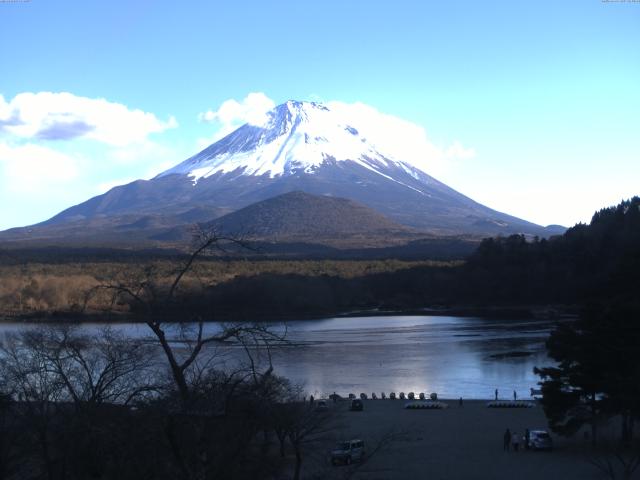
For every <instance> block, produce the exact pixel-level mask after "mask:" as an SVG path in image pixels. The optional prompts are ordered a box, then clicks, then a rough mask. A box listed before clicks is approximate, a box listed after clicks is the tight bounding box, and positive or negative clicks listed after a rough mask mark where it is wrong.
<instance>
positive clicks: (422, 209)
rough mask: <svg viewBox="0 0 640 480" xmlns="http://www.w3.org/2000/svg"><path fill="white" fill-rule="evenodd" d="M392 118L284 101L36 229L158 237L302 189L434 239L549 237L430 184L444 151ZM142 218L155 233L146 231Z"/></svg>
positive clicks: (357, 109)
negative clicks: (133, 231)
mask: <svg viewBox="0 0 640 480" xmlns="http://www.w3.org/2000/svg"><path fill="white" fill-rule="evenodd" d="M367 108H368V109H369V110H367ZM386 117H388V116H385V115H384V114H380V113H379V112H377V111H375V110H373V109H371V107H367V106H365V105H358V104H351V105H347V104H342V103H339V102H331V103H329V104H326V105H325V104H319V103H313V102H296V101H288V102H286V103H284V104H282V105H279V106H277V107H275V108H274V109H273V110H271V111H270V112H268V113H266V114H265V115H264V118H263V119H262V120H261V121H256V120H253V124H245V125H243V126H241V127H240V128H238V129H236V130H235V131H234V132H232V133H231V134H229V135H227V136H226V137H224V138H222V139H221V140H219V141H217V142H215V143H213V144H212V145H210V146H209V147H207V148H205V149H204V150H202V151H201V152H199V153H197V154H196V155H194V156H192V157H191V158H188V159H187V160H185V161H183V162H181V163H179V164H178V165H176V166H175V167H173V168H171V169H169V170H167V171H165V172H163V173H161V174H160V175H158V176H156V177H155V178H153V179H151V180H137V181H134V182H131V183H129V184H127V185H121V186H118V187H114V188H113V189H111V190H109V191H108V192H106V193H104V194H102V195H99V196H96V197H93V198H91V199H89V200H87V201H85V202H83V203H81V204H79V205H75V206H72V207H70V208H68V209H66V210H64V211H62V212H60V213H59V214H58V215H56V216H54V217H52V218H51V219H49V220H47V221H45V222H42V224H40V225H39V226H38V227H37V228H40V229H41V231H40V233H41V234H43V235H44V234H46V235H50V234H51V235H53V233H51V232H54V231H55V232H57V233H55V235H58V236H62V235H67V234H68V232H73V234H74V235H76V234H77V232H78V231H79V230H82V229H83V227H82V225H85V226H87V231H89V230H91V229H92V228H93V227H91V228H89V227H90V226H91V225H95V224H96V222H97V223H100V224H104V225H105V228H108V229H111V230H113V231H115V230H114V225H120V224H122V225H121V226H122V228H121V229H120V230H118V231H121V230H122V231H124V230H123V229H130V228H131V226H132V225H133V226H139V227H140V229H141V230H145V229H146V230H149V231H148V233H149V235H155V234H157V230H158V228H160V226H161V225H167V226H170V225H175V226H179V225H184V224H185V223H194V222H204V223H206V222H210V221H212V220H213V219H215V218H218V217H221V216H222V215H225V214H229V213H231V212H235V211H238V210H239V209H242V208H244V207H248V206H250V205H251V204H254V203H256V202H262V201H265V200H267V199H270V198H273V197H276V196H279V195H283V194H287V193H289V192H294V191H300V192H304V193H306V194H311V195H316V196H324V197H340V198H345V199H349V200H352V201H355V202H357V203H359V204H362V205H364V206H365V207H368V208H369V209H372V210H374V211H375V212H378V213H380V214H382V215H384V216H386V217H388V218H389V219H390V220H392V221H394V222H396V223H398V224H401V225H404V226H408V227H411V228H412V229H415V230H417V231H420V232H422V233H423V234H428V235H446V236H449V235H465V236H468V235H470V236H485V235H508V234H511V233H527V234H531V235H540V236H547V235H549V234H550V232H548V231H546V230H545V229H544V228H543V227H541V226H539V225H535V224H532V223H530V222H527V221H525V220H522V219H519V218H515V217H513V216H510V215H508V214H505V213H502V212H498V211H495V210H493V209H491V208H488V207H486V206H484V205H481V204H479V203H478V202H475V201H474V200H472V199H471V198H469V197H467V196H465V195H464V194H462V193H460V192H457V191H456V190H454V189H452V188H450V187H449V186H447V185H445V184H444V183H442V182H440V181H438V180H436V179H435V178H433V177H431V176H430V175H429V174H428V173H427V172H428V171H431V168H432V166H433V163H434V161H435V162H437V161H438V156H439V155H440V156H441V155H442V154H443V150H442V149H438V148H437V147H435V146H433V145H432V144H430V143H429V142H428V140H427V139H426V136H425V135H424V131H423V130H422V129H418V130H420V131H413V130H412V124H410V123H409V122H404V121H403V120H400V119H395V120H394V121H391V120H390V119H391V118H392V117H389V118H386ZM393 118H395V117H393ZM413 128H416V127H415V125H413ZM282 198H284V199H286V200H287V201H289V202H290V203H291V208H290V209H289V210H286V209H283V210H281V211H283V212H284V211H291V212H293V211H295V210H296V203H297V202H298V199H299V198H300V197H296V196H285V197H282ZM136 218H138V219H140V218H142V219H145V221H143V222H142V223H140V222H137V220H136ZM229 218H230V217H227V219H229ZM118 219H120V220H118ZM146 219H154V220H153V222H151V223H153V224H154V225H158V228H155V227H154V228H153V229H151V228H146V227H145V225H147V223H149V222H147V220H146ZM83 222H84V223H83ZM119 222H120V223H119ZM145 222H146V223H145ZM301 228H302V226H301ZM42 229H44V230H42ZM36 230H37V229H36ZM45 230H46V231H45ZM94 230H95V228H94ZM146 230H145V231H146ZM151 230H154V231H151ZM34 231H35V230H34ZM47 232H48V233H47ZM65 232H66V233H65ZM18 233H19V232H18ZM30 235H31V234H30ZM141 235H142V233H141Z"/></svg>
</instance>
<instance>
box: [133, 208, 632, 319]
mask: <svg viewBox="0 0 640 480" xmlns="http://www.w3.org/2000/svg"><path fill="white" fill-rule="evenodd" d="M639 208H640V199H639V198H637V197H635V198H633V199H632V200H629V201H625V202H622V203H621V204H620V205H618V206H615V207H611V208H607V209H604V210H601V211H599V212H597V213H596V214H595V215H594V216H593V219H592V221H591V223H590V224H589V225H584V224H578V225H576V226H575V227H573V228H570V229H569V230H567V232H566V233H565V234H564V235H561V236H557V237H552V238H551V239H538V238H534V239H528V238H525V237H524V236H522V235H513V236H510V237H500V238H492V239H486V240H484V241H483V242H482V243H481V244H480V245H479V247H478V248H477V250H476V251H475V252H474V253H473V254H472V255H471V256H470V257H469V258H468V259H467V261H466V262H465V263H464V264H462V265H451V266H419V267H414V268H408V269H403V270H398V271H393V272H384V273H376V274H371V275H364V276H359V277H356V278H344V277H340V276H331V275H320V276H314V277H311V276H307V275H304V274H272V273H267V274H261V275H256V276H240V277H237V278H235V279H233V280H231V281H228V282H225V283H221V284H218V285H216V286H213V287H210V288H207V289H205V290H204V291H201V292H198V294H197V295H191V294H189V292H184V293H183V295H182V296H181V301H180V302H178V303H176V305H175V308H176V309H177V310H176V311H177V312H182V313H183V314H184V312H186V311H190V312H192V313H193V314H194V315H200V316H206V317H207V318H229V317H238V318H264V317H277V318H283V317H296V316H309V315H318V316H321V315H328V314H335V313H338V312H345V311H350V310H365V309H374V308H378V309H383V310H410V309H419V308H424V307H429V306H449V307H460V306H474V307H487V306H503V307H509V306H510V307H517V306H530V305H549V304H555V305H575V306H580V305H581V304H583V303H584V302H585V301H587V300H589V301H594V300H597V299H599V298H601V299H607V301H611V300H612V299H614V298H617V297H624V298H627V300H628V301H631V299H632V298H635V297H636V295H635V286H637V285H638V284H640V281H639V280H640V278H639V275H640V273H639V272H640V209H639ZM132 308H133V309H134V310H135V305H132ZM166 312H167V313H168V314H170V313H171V312H170V310H166Z"/></svg>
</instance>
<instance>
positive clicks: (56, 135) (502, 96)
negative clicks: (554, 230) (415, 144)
mask: <svg viewBox="0 0 640 480" xmlns="http://www.w3.org/2000/svg"><path fill="white" fill-rule="evenodd" d="M46 92H51V93H52V94H53V95H50V94H47V93H46ZM251 92H262V93H264V95H265V96H266V97H268V98H269V99H271V100H272V101H273V102H275V103H281V102H283V101H285V100H287V99H291V98H293V99H300V100H308V99H312V100H320V101H334V100H337V101H341V102H346V103H353V102H361V103H365V104H367V105H370V106H372V107H374V108H375V109H377V110H378V111H380V112H384V113H386V114H390V115H394V116H397V117H399V118H402V119H405V120H408V121H410V122H412V123H414V124H416V125H417V126H419V127H420V128H423V129H424V131H425V132H426V136H427V137H428V139H429V141H430V142H431V143H432V144H433V145H436V146H438V147H439V148H441V149H442V150H443V151H444V150H446V149H447V148H449V147H450V146H451V145H462V146H464V148H465V149H466V151H472V152H473V153H474V154H473V155H460V156H459V157H456V156H451V157H447V158H443V159H441V161H439V162H437V164H434V166H433V169H432V171H431V172H430V173H432V174H433V175H434V176H436V178H439V179H440V180H442V181H444V182H445V183H447V184H449V185H450V186H452V187H454V188H456V189H458V190H459V191H461V192H462V193H464V194H466V195H468V196H470V197H472V198H474V199H475V200H478V201H480V202H481V203H485V204H486V205H488V206H490V207H493V208H496V209H498V210H502V211H505V212H507V213H510V214H513V215H516V216H520V217H522V218H525V219H527V220H530V221H534V222H537V223H540V224H550V223H561V224H565V225H572V224H574V223H576V222H578V221H588V220H589V219H590V217H591V214H592V213H593V211H594V210H596V209H598V208H601V207H604V206H607V205H609V204H613V203H617V202H618V201H619V200H621V199H622V198H628V197H630V196H632V195H634V194H640V113H639V112H640V3H637V2H631V1H629V2H602V1H599V0H581V1H562V2H557V1H535V2H511V1H510V2H506V1H505V2H491V1H486V2H471V1H470V2H464V1H455V2H440V1H433V2H430V1H394V2H376V1H371V0H369V1H345V0H343V1H335V2H334V1H322V2H299V1H298V2H289V1H277V0H274V1H269V2H263V1H255V2H253V1H244V2H240V1H239V2H197V1H193V2H186V3H185V2H175V1H172V2H163V1H143V0H139V1H136V2H128V1H111V2H86V1H55V2H51V1H45V0H31V1H30V2H25V3H0V95H2V99H0V205H2V207H0V229H3V228H9V227H12V226H19V225H25V224H31V223H34V222H37V221H42V220H44V219H46V218H48V217H50V216H52V215H54V214H55V213H57V212H58V211H60V210H62V209H64V208H66V207H68V206H70V205H73V204H76V203H79V202H81V201H83V200H85V199H87V198H89V197H91V196H93V195H95V194H97V193H101V192H103V191H105V189H107V188H109V187H110V186H113V185H116V184H118V183H123V182H127V181H130V180H133V179H136V178H150V177H151V176H153V175H154V174H156V173H158V172H159V171H162V170H164V169H166V168H168V167H169V166H171V165H173V164H175V163H178V162H179V161H181V160H183V159H184V158H186V157H188V156H190V155H192V154H193V153H195V152H196V151H197V150H198V149H199V148H200V147H202V146H203V145H205V144H206V143H207V141H209V140H212V139H214V138H216V134H217V133H218V132H219V130H220V129H223V128H228V126H229V125H225V124H223V123H224V122H221V121H219V117H217V118H218V121H213V122H204V121H202V120H201V119H202V115H200V114H202V113H203V112H207V111H212V112H217V111H219V109H220V107H221V106H222V105H224V104H225V102H226V101H228V100H230V99H235V100H236V101H237V102H238V104H239V105H245V103H243V101H244V99H246V98H247V95H249V94H250V93H251ZM63 93H64V94H65V95H62V94H63ZM99 99H102V100H99ZM227 105H228V104H227ZM54 117H55V119H57V120H56V121H57V122H58V123H56V124H55V125H54V124H51V119H52V118H54ZM240 117H241V116H240ZM240 117H239V118H237V119H235V120H241V118H240ZM232 120H233V119H232ZM60 122H62V125H63V127H64V128H62V129H60V128H58V127H59V125H60ZM18 123H19V125H18Z"/></svg>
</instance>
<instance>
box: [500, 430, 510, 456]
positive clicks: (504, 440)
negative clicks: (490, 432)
mask: <svg viewBox="0 0 640 480" xmlns="http://www.w3.org/2000/svg"><path fill="white" fill-rule="evenodd" d="M510 443H511V432H510V431H509V429H508V428H507V430H506V431H505V432H504V435H503V436H502V450H506V451H507V452H508V451H509V444H510Z"/></svg>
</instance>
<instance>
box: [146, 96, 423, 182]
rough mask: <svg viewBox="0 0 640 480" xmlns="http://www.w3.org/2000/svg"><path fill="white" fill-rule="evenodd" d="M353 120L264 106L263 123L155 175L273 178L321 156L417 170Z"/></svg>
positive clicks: (306, 106) (303, 168) (302, 107)
mask: <svg viewBox="0 0 640 480" xmlns="http://www.w3.org/2000/svg"><path fill="white" fill-rule="evenodd" d="M354 120H355V121H354ZM356 123H357V119H354V118H353V116H351V118H350V115H349V114H348V111H347V112H345V111H344V110H342V111H335V110H332V109H331V108H329V107H328V106H327V105H323V104H320V103H316V102H299V101H295V100H289V101H287V102H286V103H283V104H281V105H278V106H277V107H275V108H274V109H273V110H271V111H269V112H268V113H267V115H266V116H265V121H264V122H263V123H262V124H260V125H250V124H245V125H243V126H241V127H240V128H238V129H237V130H235V131H234V132H232V133H231V134H229V135H227V136H226V137H224V138H223V139H221V140H219V141H218V142H216V143H214V144H212V145H210V146H209V147H207V148H206V149H204V150H203V151H201V152H200V153H198V154H196V155H194V156H193V157H191V158H189V159H187V160H185V161H184V162H182V163H180V164H179V165H177V166H175V167H173V168H171V169H169V170H167V171H165V172H163V173H161V174H160V175H159V177H162V176H166V175H170V174H182V175H188V176H189V177H190V178H192V180H193V182H194V183H196V182H197V181H198V180H199V179H201V178H206V177H209V176H211V175H214V174H216V173H218V172H222V173H229V172H238V173H240V174H241V175H255V176H259V175H265V174H266V175H268V176H269V177H271V178H274V177H276V176H282V175H291V174H295V173H301V172H305V173H308V174H313V173H314V172H315V171H316V170H317V169H318V168H319V167H320V166H321V165H322V164H323V163H325V162H341V161H352V162H355V163H358V164H360V165H362V166H363V167H365V168H367V169H369V170H372V171H374V172H376V173H379V174H381V175H383V176H387V174H385V173H384V170H385V169H386V168H387V167H388V166H389V165H390V164H391V163H393V164H395V166H398V167H401V168H402V169H403V170H404V171H406V172H407V173H410V174H411V175H412V176H414V177H415V178H417V177H418V176H421V175H420V173H419V171H420V169H419V168H418V167H416V166H415V165H411V164H409V163H407V162H406V161H403V160H402V159H400V158H397V156H396V155H394V154H393V152H381V151H380V149H378V148H377V147H376V146H375V144H374V143H373V142H372V141H370V140H369V139H367V138H365V137H364V136H363V135H362V134H361V133H360V131H359V129H358V125H357V124H356Z"/></svg>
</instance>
